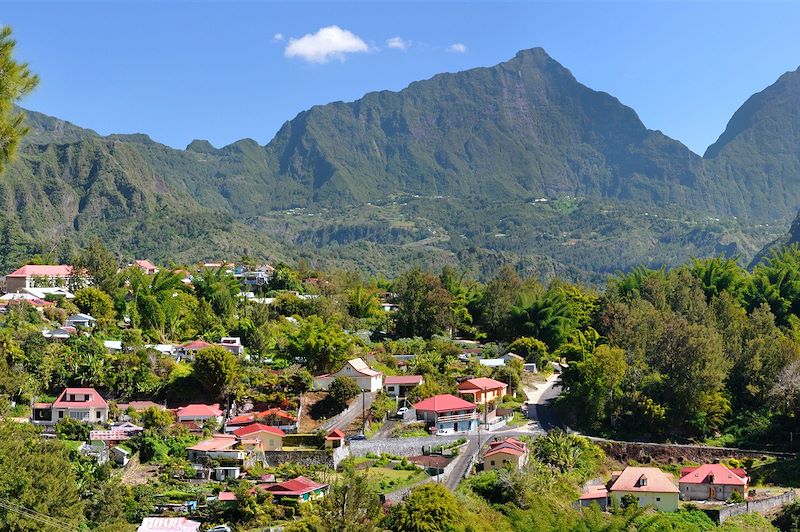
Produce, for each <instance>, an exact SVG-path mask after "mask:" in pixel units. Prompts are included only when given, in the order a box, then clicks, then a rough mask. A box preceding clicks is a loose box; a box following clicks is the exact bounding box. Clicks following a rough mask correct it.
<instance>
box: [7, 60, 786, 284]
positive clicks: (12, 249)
mask: <svg viewBox="0 0 800 532" xmlns="http://www.w3.org/2000/svg"><path fill="white" fill-rule="evenodd" d="M799 77H800V75H798V73H797V72H794V73H790V74H786V75H785V76H783V77H781V79H779V80H778V82H776V83H775V85H773V86H772V87H769V88H768V89H766V90H764V91H763V92H762V93H759V94H758V95H755V96H754V97H753V98H751V99H750V100H748V102H747V103H746V104H745V105H744V106H743V107H742V109H740V110H739V111H738V112H737V113H736V115H734V117H733V118H732V120H731V123H730V124H729V126H728V129H727V130H726V132H725V133H724V134H723V135H722V136H721V137H720V140H719V141H718V142H717V143H716V144H715V145H713V146H712V147H710V148H709V150H708V152H707V153H706V155H705V156H704V157H700V156H698V155H696V154H694V153H692V152H691V151H690V150H689V149H687V148H686V147H685V146H684V145H683V144H681V143H680V142H677V141H675V140H673V139H670V138H668V137H666V136H665V135H663V134H662V133H660V132H658V131H652V130H648V129H647V128H646V127H645V126H644V125H643V124H642V122H641V121H640V120H639V118H638V117H637V115H636V113H635V112H634V111H633V110H632V109H630V108H629V107H626V106H625V105H623V104H621V103H620V102H619V101H618V100H617V99H616V98H614V97H612V96H610V95H608V94H606V93H603V92H597V91H594V90H592V89H590V88H588V87H586V86H584V85H582V84H581V83H579V82H578V81H577V80H576V79H575V78H574V77H573V76H572V74H571V73H570V72H569V71H568V70H567V69H566V68H564V67H563V66H561V65H560V64H559V63H557V62H556V61H555V60H553V59H552V58H550V57H549V56H548V55H547V54H546V53H545V52H544V51H543V50H541V49H533V50H526V51H522V52H520V53H518V54H517V55H516V56H515V57H514V58H512V59H511V60H509V61H507V62H505V63H502V64H500V65H497V66H494V67H489V68H477V69H473V70H469V71H465V72H458V73H454V74H440V75H437V76H434V77H433V78H431V79H429V80H425V81H419V82H415V83H412V84H411V85H410V86H409V87H407V88H406V89H404V90H402V91H399V92H389V91H384V92H376V93H370V94H367V95H365V96H364V97H363V98H361V99H359V100H357V101H355V102H350V103H343V102H336V103H331V104H328V105H320V106H315V107H312V108H311V109H309V110H307V111H304V112H302V113H300V114H299V115H297V116H296V117H295V118H294V119H292V120H290V121H288V122H286V123H285V124H284V125H283V127H282V128H281V129H280V131H279V132H278V134H277V135H276V136H275V138H274V139H273V140H272V141H271V142H269V143H268V144H267V145H266V146H260V145H258V143H256V142H255V141H253V140H250V139H243V140H240V141H237V142H235V143H233V144H231V145H229V146H225V147H223V148H219V149H217V148H214V147H213V146H212V145H211V144H210V143H208V142H207V141H203V140H195V141H193V142H191V143H190V144H189V145H188V146H187V148H186V149H185V150H176V149H173V148H170V147H168V146H164V145H162V144H159V143H157V142H154V141H153V140H152V139H150V138H149V137H148V136H146V135H141V134H134V135H110V136H108V137H102V136H99V135H98V134H97V133H95V132H94V131H92V130H88V129H83V128H80V127H77V126H75V125H73V124H70V123H69V122H65V121H63V120H59V119H57V118H53V117H49V116H46V115H42V114H40V113H35V112H29V114H28V123H29V125H30V128H31V133H30V135H29V136H28V138H27V139H26V142H25V146H24V147H23V149H22V150H21V152H20V154H19V157H18V160H17V162H16V163H15V164H14V165H12V166H11V167H10V168H9V169H8V170H7V171H6V172H5V174H3V175H2V176H0V202H2V207H3V210H2V214H0V257H2V260H0V268H2V269H4V270H7V269H9V268H11V267H13V266H15V265H16V264H15V261H16V260H18V258H19V257H22V256H23V255H24V253H25V252H31V250H34V251H43V252H46V251H49V250H53V249H56V250H59V251H58V253H61V254H62V255H63V254H66V251H64V250H67V249H68V248H69V246H71V245H74V244H76V243H77V244H80V243H83V242H85V241H86V240H87V239H88V238H91V237H93V236H99V237H101V238H102V239H103V240H105V241H106V242H107V244H108V245H109V246H110V247H112V248H113V249H115V250H117V251H119V252H120V253H123V254H125V255H126V256H132V255H138V256H148V257H150V258H153V259H156V260H166V259H174V260H178V261H182V260H195V259H206V258H222V257H227V258H236V257H238V256H239V255H241V254H249V255H256V256H259V257H263V258H270V259H273V260H274V259H276V258H287V259H297V258H307V259H309V260H310V261H311V263H312V264H324V265H326V266H330V265H341V266H349V267H354V268H361V269H364V270H366V271H369V272H371V273H384V274H394V273H397V272H398V271H400V270H402V269H404V268H405V267H407V266H408V264H410V263H419V264H422V265H424V266H426V267H429V268H437V267H440V266H441V265H443V264H458V265H461V266H463V267H465V268H468V269H470V270H471V271H472V273H473V274H475V275H482V276H487V275H491V273H492V272H493V271H494V269H496V267H497V265H498V264H501V263H503V262H511V263H514V264H516V265H517V266H518V267H519V268H520V269H521V270H527V271H529V272H536V273H538V274H541V275H542V276H545V277H548V276H552V275H555V274H559V275H562V276H567V277H573V278H581V279H586V280H591V281H597V282H601V281H602V279H603V277H604V276H605V275H607V274H608V273H612V272H615V271H617V270H624V269H626V268H629V267H631V266H633V265H635V264H638V263H645V264H648V265H651V266H657V265H660V264H668V265H669V264H673V263H677V262H684V261H685V260H687V259H688V258H690V257H691V256H703V255H709V254H719V253H724V254H728V255H740V256H742V257H743V259H745V260H747V259H749V258H751V257H752V256H753V255H755V254H756V252H757V250H759V249H760V248H761V247H762V246H763V245H764V244H765V243H767V242H769V241H771V240H773V239H775V238H776V237H777V236H778V233H780V231H781V226H780V224H781V223H782V222H783V221H785V220H788V216H789V214H788V213H789V212H794V211H796V209H797V208H798V206H800V180H798V179H797V177H798V172H797V168H798V159H799V157H798V155H800V153H798V146H800V140H799V137H798V135H800V133H798V132H800V115H799V114H798V113H800V111H798V109H800V105H799V104H800V100H798V98H799V96H798V94H799V93H800V91H798V85H799V84H800V82H798V78H799ZM776 196H777V197H776ZM734 215H735V216H736V217H738V218H736V217H734ZM765 221H768V222H769V224H767V223H761V222H765ZM776 221H777V226H776Z"/></svg>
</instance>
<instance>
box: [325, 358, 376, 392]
mask: <svg viewBox="0 0 800 532" xmlns="http://www.w3.org/2000/svg"><path fill="white" fill-rule="evenodd" d="M337 377H350V378H352V379H353V380H355V381H356V382H357V383H358V385H359V386H360V387H361V389H362V390H363V391H365V392H377V391H379V390H380V389H381V388H383V373H381V372H380V371H375V370H374V369H372V368H371V367H369V366H368V365H367V363H366V362H364V361H363V360H361V359H360V358H354V359H352V360H348V361H347V364H345V365H344V367H343V368H342V369H340V370H339V371H337V372H336V373H327V374H325V375H319V376H317V377H314V389H315V390H327V389H328V386H330V385H331V383H332V382H333V381H334V380H336V378H337Z"/></svg>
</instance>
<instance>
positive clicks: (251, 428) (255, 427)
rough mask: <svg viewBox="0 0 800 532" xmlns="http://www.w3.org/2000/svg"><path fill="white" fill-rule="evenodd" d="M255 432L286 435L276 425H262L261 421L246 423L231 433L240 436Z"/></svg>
mask: <svg viewBox="0 0 800 532" xmlns="http://www.w3.org/2000/svg"><path fill="white" fill-rule="evenodd" d="M256 432H269V433H270V434H275V435H276V436H286V433H285V432H283V431H282V430H281V429H279V428H278V427H270V426H269V425H262V424H261V423H253V424H252V425H247V426H246V427H242V428H239V429H236V430H234V431H233V433H234V434H236V435H237V436H239V437H240V438H241V437H243V436H247V435H249V434H255V433H256Z"/></svg>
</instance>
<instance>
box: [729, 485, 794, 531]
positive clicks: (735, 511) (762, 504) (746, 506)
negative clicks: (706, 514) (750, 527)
mask: <svg viewBox="0 0 800 532" xmlns="http://www.w3.org/2000/svg"><path fill="white" fill-rule="evenodd" d="M796 497H797V494H796V493H795V492H794V490H792V491H787V492H786V493H783V494H781V495H775V496H774V497H768V498H766V499H758V500H755V501H746V502H743V503H741V504H733V505H730V506H725V507H723V508H720V509H719V514H718V517H717V519H718V520H719V522H720V523H724V522H725V520H726V519H728V518H731V517H735V516H737V515H742V514H750V513H755V512H767V511H769V510H772V509H773V508H777V507H779V506H785V505H787V504H791V503H792V502H793V501H794V500H795V498H796ZM715 513H716V512H715Z"/></svg>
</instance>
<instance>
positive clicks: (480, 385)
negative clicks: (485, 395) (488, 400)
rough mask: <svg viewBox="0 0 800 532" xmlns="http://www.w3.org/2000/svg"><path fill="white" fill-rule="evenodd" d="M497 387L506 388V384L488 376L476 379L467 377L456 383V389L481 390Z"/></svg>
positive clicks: (495, 388)
mask: <svg viewBox="0 0 800 532" xmlns="http://www.w3.org/2000/svg"><path fill="white" fill-rule="evenodd" d="M498 388H508V384H506V383H504V382H500V381H496V380H494V379H490V378H488V377H478V378H476V379H467V380H465V381H464V382H462V383H461V384H459V385H458V391H472V390H476V391H482V392H485V391H487V390H497V389H498Z"/></svg>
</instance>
